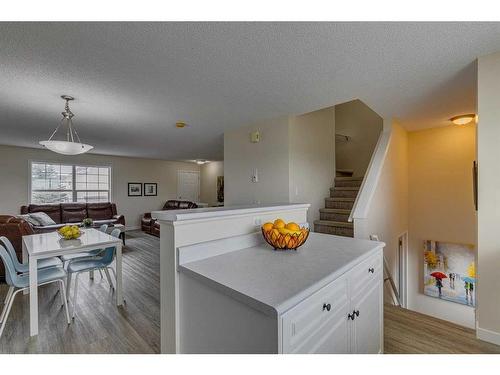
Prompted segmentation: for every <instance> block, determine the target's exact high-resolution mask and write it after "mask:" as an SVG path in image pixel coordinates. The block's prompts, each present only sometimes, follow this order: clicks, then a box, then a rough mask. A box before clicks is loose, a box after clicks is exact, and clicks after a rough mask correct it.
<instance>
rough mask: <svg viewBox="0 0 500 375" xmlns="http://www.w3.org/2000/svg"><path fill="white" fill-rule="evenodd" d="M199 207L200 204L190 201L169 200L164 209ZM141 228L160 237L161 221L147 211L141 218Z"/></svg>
mask: <svg viewBox="0 0 500 375" xmlns="http://www.w3.org/2000/svg"><path fill="white" fill-rule="evenodd" d="M190 208H198V205H197V204H196V203H194V202H190V201H178V200H168V201H167V202H166V203H165V204H164V205H163V208H162V210H163V211H165V210H186V209H190ZM141 229H142V230H143V231H144V232H146V233H149V234H152V235H154V236H157V237H160V223H158V222H156V220H155V219H153V218H152V217H151V212H146V213H145V214H144V216H143V217H142V219H141Z"/></svg>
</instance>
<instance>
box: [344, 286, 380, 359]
mask: <svg viewBox="0 0 500 375" xmlns="http://www.w3.org/2000/svg"><path fill="white" fill-rule="evenodd" d="M381 298H382V286H381V284H380V283H376V285H374V286H371V287H368V288H365V289H364V290H363V291H361V292H360V293H358V294H357V295H356V296H354V298H353V299H352V300H351V313H354V312H355V318H354V320H353V321H352V323H353V324H352V328H353V336H352V352H353V353H358V354H376V353H380V352H382V311H381V309H382V307H381V306H382V304H381ZM358 312H359V313H358Z"/></svg>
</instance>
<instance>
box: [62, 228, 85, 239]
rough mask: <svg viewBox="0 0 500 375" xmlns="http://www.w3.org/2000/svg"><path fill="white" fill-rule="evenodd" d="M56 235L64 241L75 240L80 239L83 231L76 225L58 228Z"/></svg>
mask: <svg viewBox="0 0 500 375" xmlns="http://www.w3.org/2000/svg"><path fill="white" fill-rule="evenodd" d="M57 234H59V236H61V238H63V239H65V240H76V239H78V238H80V237H81V235H82V234H83V231H82V230H81V229H80V228H78V227H77V226H76V225H71V226H70V225H65V226H64V227H62V228H59V230H58V231H57Z"/></svg>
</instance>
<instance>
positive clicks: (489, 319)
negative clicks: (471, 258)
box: [477, 53, 500, 344]
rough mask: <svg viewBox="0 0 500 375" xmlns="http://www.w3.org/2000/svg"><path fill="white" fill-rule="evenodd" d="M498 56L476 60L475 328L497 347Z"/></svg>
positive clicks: (499, 207) (499, 329) (499, 258)
mask: <svg viewBox="0 0 500 375" xmlns="http://www.w3.org/2000/svg"><path fill="white" fill-rule="evenodd" d="M499 93H500V53H497V54H494V55H489V56H485V57H480V58H479V59H478V101H477V106H478V117H479V124H478V129H477V160H478V166H479V173H478V175H479V181H478V183H479V189H478V193H479V210H478V238H477V240H478V262H477V263H478V264H477V270H478V287H477V292H478V294H477V301H478V307H477V326H478V335H479V337H480V338H483V339H487V340H488V341H493V342H495V343H497V344H500V277H499V268H500V235H499V233H500V229H499V228H500V173H499V168H500V166H499V164H500V99H499V95H500V94H499Z"/></svg>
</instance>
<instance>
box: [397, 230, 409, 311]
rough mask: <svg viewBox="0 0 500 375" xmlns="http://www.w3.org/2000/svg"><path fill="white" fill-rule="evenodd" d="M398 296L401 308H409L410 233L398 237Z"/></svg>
mask: <svg viewBox="0 0 500 375" xmlns="http://www.w3.org/2000/svg"><path fill="white" fill-rule="evenodd" d="M397 256H398V259H397V261H398V294H399V300H400V302H401V307H404V308H405V309H406V308H407V306H408V292H407V291H408V284H407V279H408V232H405V233H403V234H402V235H400V236H399V237H398V252H397Z"/></svg>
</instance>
